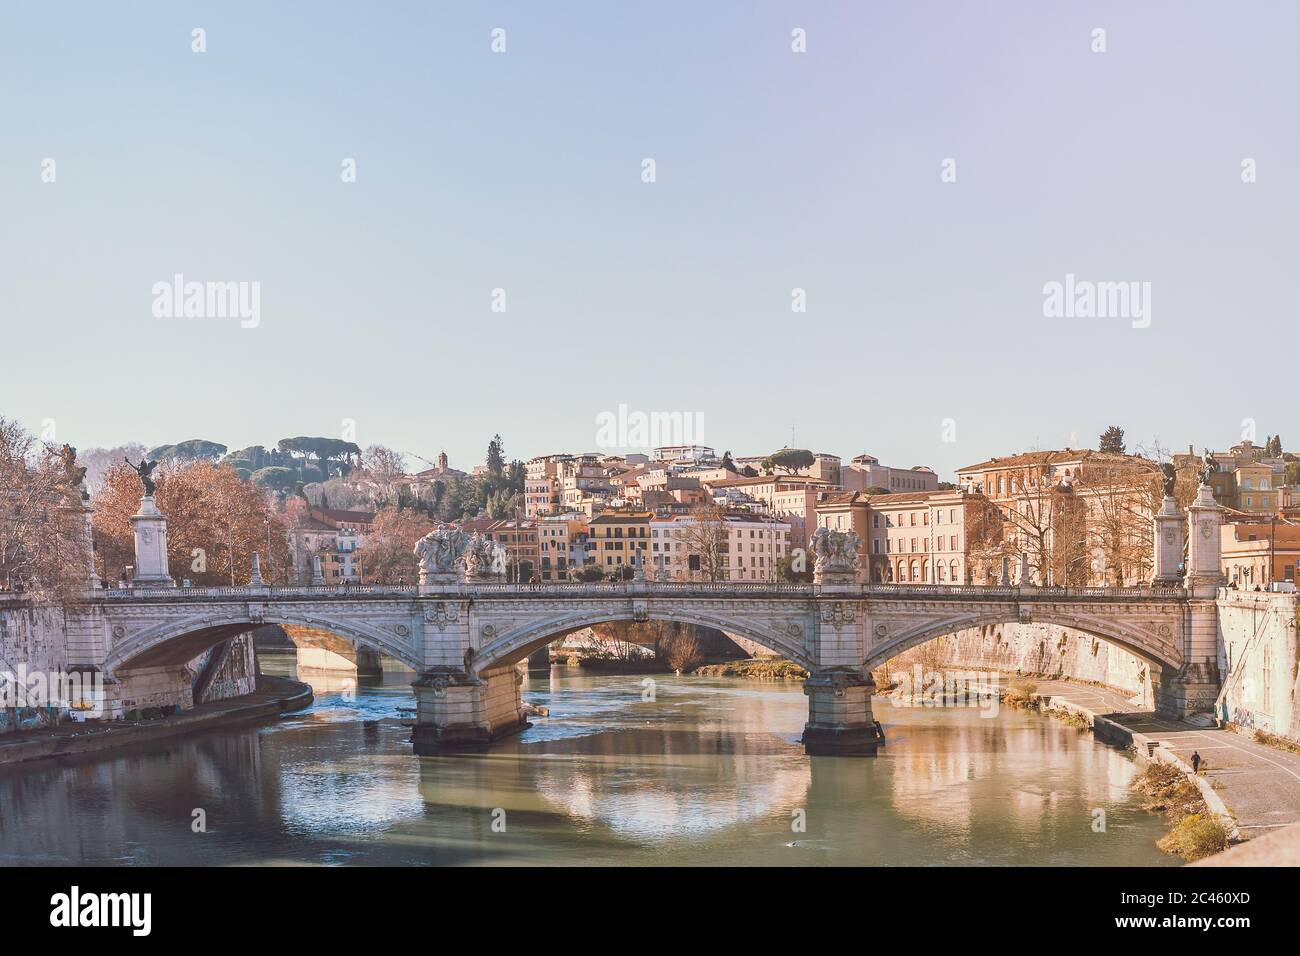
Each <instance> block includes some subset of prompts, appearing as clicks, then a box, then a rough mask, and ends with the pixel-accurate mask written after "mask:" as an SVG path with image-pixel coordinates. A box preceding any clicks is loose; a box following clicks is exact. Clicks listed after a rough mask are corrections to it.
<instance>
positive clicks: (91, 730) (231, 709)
mask: <svg viewBox="0 0 1300 956" xmlns="http://www.w3.org/2000/svg"><path fill="white" fill-rule="evenodd" d="M311 702H312V690H311V688H310V687H309V686H308V685H307V684H304V683H302V682H301V681H297V680H291V679H289V678H286V677H263V678H262V686H261V687H260V688H259V689H258V690H257V691H255V692H254V693H252V694H247V695H245V696H243V697H237V698H231V699H227V700H221V701H214V702H212V703H208V704H201V705H199V706H197V707H195V708H194V709H193V710H189V711H185V712H183V713H177V714H173V715H172V716H169V717H162V718H159V719H156V720H144V721H113V722H104V723H96V724H77V723H67V724H62V725H57V726H48V727H44V728H40V729H37V730H33V731H32V732H30V733H25V734H9V735H7V736H5V737H0V770H4V769H8V768H12V767H15V766H19V765H21V766H22V768H23V769H24V770H26V769H31V768H33V767H39V766H40V765H42V764H55V765H63V764H65V763H72V762H76V761H77V760H78V759H82V758H90V757H94V756H97V755H100V754H104V753H109V752H119V751H120V752H131V751H134V750H137V749H140V748H142V747H147V746H151V745H153V744H156V743H158V742H159V741H163V740H168V739H171V738H174V737H181V736H188V735H191V734H196V733H201V732H204V731H209V730H218V729H225V728H229V727H237V726H241V725H243V724H250V723H256V722H258V721H263V720H268V719H271V718H274V717H278V716H280V715H281V714H286V713H291V712H293V711H296V710H302V709H303V708H305V707H309V706H310V705H311Z"/></svg>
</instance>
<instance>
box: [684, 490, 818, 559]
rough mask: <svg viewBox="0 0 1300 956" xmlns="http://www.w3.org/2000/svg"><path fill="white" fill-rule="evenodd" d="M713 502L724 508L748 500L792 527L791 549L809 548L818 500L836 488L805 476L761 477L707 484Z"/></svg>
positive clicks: (814, 527) (756, 507)
mask: <svg viewBox="0 0 1300 956" xmlns="http://www.w3.org/2000/svg"><path fill="white" fill-rule="evenodd" d="M704 484H705V487H706V488H707V489H708V490H709V492H710V493H711V495H712V497H713V500H714V501H715V502H716V503H718V504H720V505H723V506H724V507H732V508H735V507H739V506H741V505H742V504H743V499H744V498H745V497H748V498H749V499H750V500H751V501H753V502H756V503H757V504H756V505H755V507H754V508H753V510H755V511H758V512H760V513H762V514H764V515H765V516H766V517H768V518H771V519H774V520H777V521H782V522H784V523H786V524H788V525H789V526H790V541H791V547H794V548H806V547H808V541H809V539H810V536H811V534H812V532H813V531H814V530H815V529H816V527H817V501H818V498H819V497H821V496H822V495H823V494H825V493H827V492H829V491H834V490H836V489H835V486H834V485H831V484H830V483H829V482H827V481H826V480H825V479H823V478H813V477H809V476H806V475H760V476H759V477H757V478H729V479H725V480H722V481H712V482H705V483H704Z"/></svg>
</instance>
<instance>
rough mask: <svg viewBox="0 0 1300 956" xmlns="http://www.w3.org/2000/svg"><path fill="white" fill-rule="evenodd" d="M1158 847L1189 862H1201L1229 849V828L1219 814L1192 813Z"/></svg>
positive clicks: (1157, 844)
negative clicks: (1200, 860) (1207, 857)
mask: <svg viewBox="0 0 1300 956" xmlns="http://www.w3.org/2000/svg"><path fill="white" fill-rule="evenodd" d="M1156 846H1158V847H1160V849H1162V850H1164V851H1165V852H1166V853H1176V854H1177V855H1178V856H1181V857H1182V858H1183V859H1184V860H1187V861H1189V862H1190V861H1191V860H1199V859H1201V858H1202V857H1206V856H1210V855H1212V854H1214V853H1219V852H1221V851H1223V850H1226V849H1227V848H1228V828H1227V827H1225V826H1224V825H1223V821H1222V820H1220V819H1219V817H1218V815H1217V814H1214V813H1208V812H1207V813H1192V814H1189V815H1188V816H1185V817H1183V819H1182V820H1180V821H1179V822H1178V823H1177V824H1176V825H1175V826H1174V828H1173V829H1172V830H1170V831H1169V835H1168V836H1165V837H1162V838H1161V839H1160V840H1159V841H1158V842H1157V843H1156Z"/></svg>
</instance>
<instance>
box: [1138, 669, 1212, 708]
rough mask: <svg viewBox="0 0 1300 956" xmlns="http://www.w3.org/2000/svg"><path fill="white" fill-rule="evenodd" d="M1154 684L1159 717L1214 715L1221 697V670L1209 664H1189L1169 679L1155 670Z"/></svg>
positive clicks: (1152, 672)
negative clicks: (1216, 703)
mask: <svg viewBox="0 0 1300 956" xmlns="http://www.w3.org/2000/svg"><path fill="white" fill-rule="evenodd" d="M1151 681H1152V684H1153V685H1154V686H1152V688H1151V692H1152V696H1153V697H1154V698H1155V705H1156V713H1158V714H1161V715H1162V716H1165V717H1186V716H1187V715H1188V714H1196V713H1205V712H1209V711H1212V710H1214V703H1215V701H1216V700H1217V699H1218V696H1219V687H1220V682H1219V668H1218V665H1217V664H1214V663H1211V662H1209V661H1198V662H1195V663H1192V664H1186V665H1184V666H1183V668H1182V670H1180V671H1178V672H1177V673H1171V674H1169V676H1168V677H1166V676H1165V674H1163V673H1161V672H1160V669H1159V668H1155V667H1153V668H1151Z"/></svg>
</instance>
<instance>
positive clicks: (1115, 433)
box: [1097, 425, 1124, 455]
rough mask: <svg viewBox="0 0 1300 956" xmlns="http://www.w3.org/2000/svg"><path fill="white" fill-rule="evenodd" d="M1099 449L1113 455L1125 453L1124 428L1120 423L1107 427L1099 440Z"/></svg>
mask: <svg viewBox="0 0 1300 956" xmlns="http://www.w3.org/2000/svg"><path fill="white" fill-rule="evenodd" d="M1097 450H1098V451H1101V452H1107V453H1109V454H1112V455H1122V454H1124V429H1122V428H1120V427H1119V426H1118V425H1111V426H1110V427H1109V428H1107V429H1106V430H1105V431H1104V432H1102V433H1101V438H1099V439H1098V440H1097Z"/></svg>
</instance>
